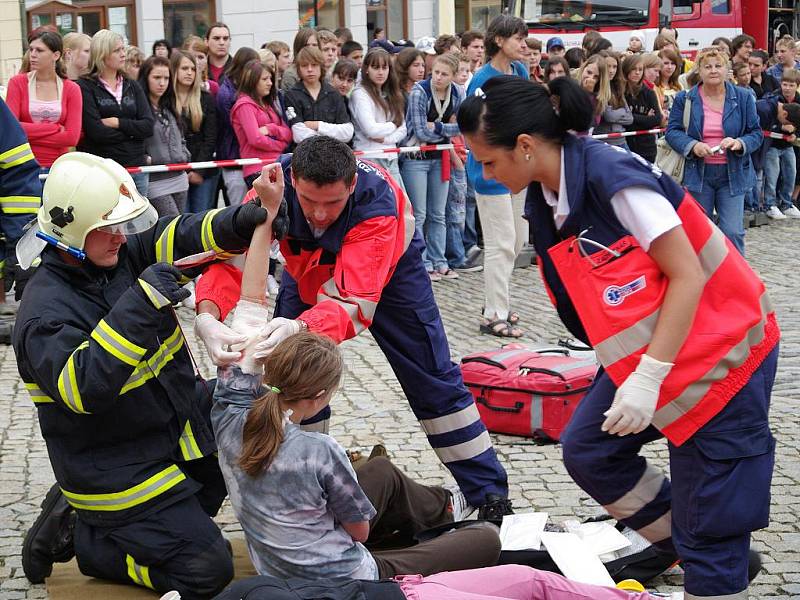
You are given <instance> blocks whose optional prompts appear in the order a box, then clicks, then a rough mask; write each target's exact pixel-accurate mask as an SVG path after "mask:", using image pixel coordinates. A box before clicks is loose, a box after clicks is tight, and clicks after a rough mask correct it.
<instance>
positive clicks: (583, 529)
mask: <svg viewBox="0 0 800 600" xmlns="http://www.w3.org/2000/svg"><path fill="white" fill-rule="evenodd" d="M579 531H580V533H579V534H578V535H579V536H580V538H581V539H582V540H583V541H584V542H586V544H587V545H588V546H589V548H591V549H592V552H594V553H595V554H597V556H602V555H603V554H608V553H610V552H616V551H617V550H621V549H622V548H626V547H628V546H630V545H631V541H630V540H629V539H628V538H626V537H625V536H624V535H622V534H621V533H620V532H619V531H617V529H616V527H613V526H612V525H610V524H609V523H607V522H605V521H599V522H596V521H592V522H589V523H581V524H580V529H579Z"/></svg>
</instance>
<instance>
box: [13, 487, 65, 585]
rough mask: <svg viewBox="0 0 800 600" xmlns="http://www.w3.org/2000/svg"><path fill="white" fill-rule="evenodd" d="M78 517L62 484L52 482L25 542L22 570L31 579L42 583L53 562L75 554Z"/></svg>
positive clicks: (32, 581) (62, 560) (48, 574)
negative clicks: (74, 535) (62, 491)
mask: <svg viewBox="0 0 800 600" xmlns="http://www.w3.org/2000/svg"><path fill="white" fill-rule="evenodd" d="M76 518H77V515H76V514H75V510H74V509H73V508H72V507H71V506H70V505H69V503H68V502H67V499H66V498H65V497H64V494H63V493H61V488H60V487H58V484H55V485H53V487H51V488H50V491H49V492H47V495H46V496H45V497H44V501H43V502H42V512H41V514H40V515H39V516H38V517H37V518H36V521H34V523H33V525H32V526H31V528H30V529H29V530H28V534H27V535H26V536H25V542H24V544H23V545H22V570H23V571H24V572H25V577H27V578H28V581H30V582H31V583H43V582H44V580H45V579H46V578H47V577H49V576H50V573H52V572H53V563H56V562H67V561H69V560H71V559H72V557H73V556H75V544H74V537H73V533H74V531H75V520H76Z"/></svg>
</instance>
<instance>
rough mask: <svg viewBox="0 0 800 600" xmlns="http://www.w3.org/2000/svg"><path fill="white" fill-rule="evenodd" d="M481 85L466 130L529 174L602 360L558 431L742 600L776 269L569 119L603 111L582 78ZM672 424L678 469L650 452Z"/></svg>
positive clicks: (616, 503)
mask: <svg viewBox="0 0 800 600" xmlns="http://www.w3.org/2000/svg"><path fill="white" fill-rule="evenodd" d="M482 91H483V96H479V95H476V96H472V97H468V98H467V99H466V100H465V101H464V102H463V103H462V105H461V109H460V110H459V113H458V124H459V127H460V129H461V132H462V133H463V134H464V136H465V137H466V140H467V143H468V145H469V147H470V151H471V153H472V154H473V155H474V157H475V160H476V161H479V162H480V163H481V164H482V165H483V176H484V177H486V178H492V179H494V180H496V181H498V182H499V183H502V184H503V185H505V186H507V187H508V188H509V190H511V193H518V192H520V191H522V190H527V199H526V206H525V214H526V217H527V218H528V220H529V222H530V223H531V225H532V227H533V233H534V235H533V238H534V244H535V250H536V255H537V256H538V257H539V266H540V269H541V273H542V277H543V279H544V281H545V284H546V287H547V289H548V292H549V296H550V298H551V300H552V302H553V304H554V305H555V307H556V309H557V310H558V313H559V316H560V317H561V319H562V321H563V322H564V324H565V325H566V326H567V328H568V329H569V330H570V332H571V333H572V335H573V336H574V337H576V338H578V339H580V340H581V341H582V342H584V343H586V344H590V345H591V346H592V347H593V348H594V350H595V352H596V354H597V358H598V360H599V361H600V362H601V364H602V366H603V369H601V370H600V372H599V373H598V376H597V378H596V379H595V381H594V383H593V385H592V387H591V388H590V390H589V391H588V393H587V394H586V396H585V397H584V398H583V400H582V401H581V403H580V405H579V406H578V408H577V409H576V411H575V413H574V414H573V416H572V419H571V420H570V423H569V425H568V426H567V428H566V429H565V431H564V433H563V435H562V438H561V442H562V444H563V457H564V462H565V466H566V468H567V470H568V471H569V473H570V475H571V476H572V477H573V479H575V481H576V482H577V483H578V485H580V486H581V488H583V490H584V491H586V492H587V493H588V494H589V495H591V496H592V498H594V500H595V501H597V502H598V503H599V504H601V505H602V506H603V507H604V509H605V510H606V511H607V512H608V513H609V514H611V515H612V516H613V517H614V518H616V519H618V520H621V521H622V522H623V523H624V524H625V525H627V526H628V527H631V528H632V529H634V530H636V531H638V533H639V534H641V535H642V536H643V537H645V538H646V539H648V540H649V541H650V542H651V543H652V544H653V545H654V547H655V548H657V549H659V550H660V551H662V552H666V553H674V554H677V557H679V558H680V559H681V561H682V566H683V569H684V573H685V577H684V586H685V590H686V593H685V596H684V597H685V598H686V600H696V599H699V598H710V597H714V598H726V599H730V600H745V599H746V598H747V588H748V564H749V559H750V557H749V547H750V535H751V532H752V531H755V530H757V529H761V528H763V527H766V526H767V525H768V523H769V505H770V502H769V488H770V480H771V475H772V469H773V461H774V451H775V440H774V438H773V437H772V434H771V432H770V429H769V422H768V412H769V400H770V394H771V389H772V383H773V381H774V378H775V371H776V365H777V356H778V341H779V338H780V331H779V328H778V325H777V322H776V319H775V313H774V311H773V309H772V308H771V305H770V302H769V300H768V298H767V294H766V290H765V287H764V284H763V283H762V282H761V280H760V279H759V278H758V276H757V275H756V274H755V273H754V272H753V271H752V269H751V268H750V267H749V265H748V264H747V262H746V261H745V260H744V258H743V257H742V256H741V254H739V252H737V251H736V249H735V248H734V246H733V245H732V243H731V242H730V240H728V239H726V238H725V236H724V235H723V234H722V233H721V232H720V231H719V229H717V228H716V227H715V226H714V224H713V223H712V222H711V220H710V219H709V218H708V217H707V216H706V214H705V212H704V211H703V210H702V208H701V207H700V206H699V205H698V203H697V202H695V200H694V199H693V198H692V196H691V194H689V193H687V192H686V190H684V189H683V188H681V187H680V186H679V185H678V184H676V183H675V181H673V180H672V179H671V178H670V177H668V176H666V175H664V173H663V172H662V171H661V170H660V169H658V168H657V167H655V166H653V165H652V164H650V163H648V162H646V161H645V160H643V159H642V158H641V157H640V156H637V155H636V154H632V153H629V152H625V151H624V150H622V149H620V148H616V147H614V146H609V145H607V144H603V143H602V142H599V141H596V140H592V139H586V138H580V137H577V136H575V135H573V134H572V133H570V131H582V130H585V129H586V128H587V127H588V124H589V122H590V120H591V118H592V112H591V106H590V105H589V103H587V102H586V101H585V92H584V91H583V90H582V89H581V88H580V87H579V85H578V84H577V83H576V82H574V81H572V80H571V79H569V78H559V79H556V80H554V81H551V82H550V84H549V86H548V87H545V86H541V85H536V84H534V83H530V82H528V81H522V80H518V79H515V78H510V77H497V78H494V79H492V80H490V81H487V82H486V83H485V84H484V85H483V86H482ZM682 104H683V102H681V105H682ZM678 114H680V112H679V113H678ZM732 289H735V290H736V293H731V290H732ZM662 436H665V437H666V438H667V440H668V442H669V443H668V448H669V455H670V469H671V474H672V481H671V482H670V480H669V479H667V477H666V476H665V475H664V474H663V473H662V472H661V471H660V470H659V469H657V468H655V467H654V466H652V465H648V463H647V461H646V460H645V459H644V457H642V456H640V455H639V453H640V451H641V449H642V447H643V445H644V444H646V443H648V442H651V441H654V440H656V439H659V438H661V437H662Z"/></svg>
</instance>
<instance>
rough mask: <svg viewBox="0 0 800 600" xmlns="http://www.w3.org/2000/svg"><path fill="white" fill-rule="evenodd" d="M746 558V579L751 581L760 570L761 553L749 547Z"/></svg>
mask: <svg viewBox="0 0 800 600" xmlns="http://www.w3.org/2000/svg"><path fill="white" fill-rule="evenodd" d="M747 558H748V561H747V580H748V581H749V582H750V583H752V582H753V579H755V578H756V577H758V574H759V573H760V572H761V554H759V553H758V552H756V551H755V550H752V549H751V550H750V552H749V553H748V555H747Z"/></svg>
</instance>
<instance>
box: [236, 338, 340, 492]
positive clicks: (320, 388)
mask: <svg viewBox="0 0 800 600" xmlns="http://www.w3.org/2000/svg"><path fill="white" fill-rule="evenodd" d="M343 365H344V363H343V360H342V354H341V352H339V349H338V348H337V347H336V344H334V343H333V341H331V340H330V339H329V338H327V337H323V336H321V335H317V334H315V333H308V332H303V333H298V334H296V335H293V336H290V337H288V338H287V339H285V340H284V341H282V342H281V343H280V344H278V346H277V347H276V348H275V350H273V351H272V352H271V353H270V355H269V356H267V357H266V358H265V359H264V361H263V366H264V382H263V383H264V385H265V387H266V388H267V393H266V394H264V395H263V396H261V397H260V398H258V399H257V400H255V401H254V402H253V405H252V407H251V408H250V410H249V411H248V413H247V420H246V421H245V424H244V427H243V428H242V453H241V455H240V456H239V467H241V469H242V471H244V472H245V473H247V474H248V475H249V476H250V477H257V476H258V475H260V474H261V473H262V472H263V471H264V470H266V469H267V467H269V465H270V464H271V463H272V461H273V460H274V459H275V456H276V455H277V454H278V450H279V449H280V447H281V444H282V443H283V436H284V433H283V428H284V413H283V411H284V409H289V408H291V407H292V405H293V404H295V403H296V402H299V401H302V400H310V399H313V398H317V397H320V395H321V394H323V395H324V394H333V392H334V390H335V389H336V388H337V387H338V385H339V381H340V380H341V378H342V369H343Z"/></svg>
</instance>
